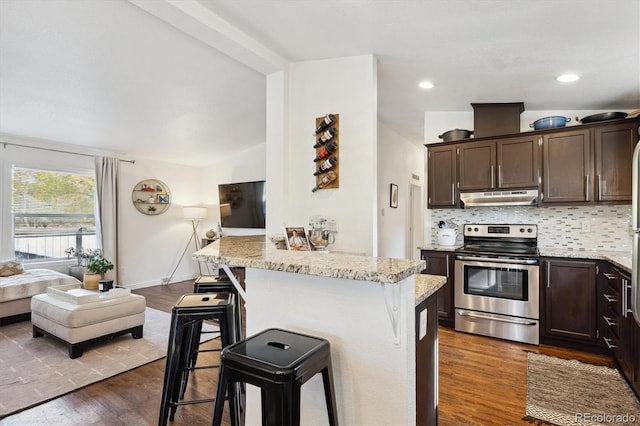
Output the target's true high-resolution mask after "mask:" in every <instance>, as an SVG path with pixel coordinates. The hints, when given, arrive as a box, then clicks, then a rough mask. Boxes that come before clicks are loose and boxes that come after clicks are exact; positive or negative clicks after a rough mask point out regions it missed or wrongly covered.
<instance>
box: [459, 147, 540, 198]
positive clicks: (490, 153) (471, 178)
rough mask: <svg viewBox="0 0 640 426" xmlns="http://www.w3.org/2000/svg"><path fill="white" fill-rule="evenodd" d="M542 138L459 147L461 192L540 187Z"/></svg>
mask: <svg viewBox="0 0 640 426" xmlns="http://www.w3.org/2000/svg"><path fill="white" fill-rule="evenodd" d="M538 141H539V136H535V135H526V136H517V137H508V138H504V139H502V138H501V139H499V140H497V141H485V142H472V143H467V144H464V145H461V146H460V148H459V149H460V165H459V167H460V171H459V173H460V190H461V191H483V190H488V189H511V188H531V187H537V186H538V176H539V174H540V172H539V170H540V168H539V157H540V155H539V143H538Z"/></svg>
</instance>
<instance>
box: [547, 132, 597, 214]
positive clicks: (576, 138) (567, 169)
mask: <svg viewBox="0 0 640 426" xmlns="http://www.w3.org/2000/svg"><path fill="white" fill-rule="evenodd" d="M589 136H590V133H589V129H583V130H574V131H565V132H557V133H549V134H545V135H543V144H542V147H543V150H542V152H543V154H542V159H543V170H542V185H543V188H542V194H541V200H542V202H543V204H550V203H580V202H587V201H591V197H590V194H591V191H590V186H591V182H590V179H591V177H592V175H593V174H592V172H591V169H592V168H591V140H590V137H589Z"/></svg>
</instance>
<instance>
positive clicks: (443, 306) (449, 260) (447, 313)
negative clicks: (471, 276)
mask: <svg viewBox="0 0 640 426" xmlns="http://www.w3.org/2000/svg"><path fill="white" fill-rule="evenodd" d="M420 257H421V258H422V260H424V261H425V262H427V267H426V268H425V269H424V270H423V271H422V273H423V274H429V275H440V276H443V277H447V282H446V283H445V284H444V285H443V286H442V287H441V288H440V290H438V293H437V296H438V320H439V323H440V324H442V325H447V326H453V323H454V320H455V317H454V316H453V267H454V260H455V255H454V254H453V253H452V252H443V251H436V250H422V252H421V254H420Z"/></svg>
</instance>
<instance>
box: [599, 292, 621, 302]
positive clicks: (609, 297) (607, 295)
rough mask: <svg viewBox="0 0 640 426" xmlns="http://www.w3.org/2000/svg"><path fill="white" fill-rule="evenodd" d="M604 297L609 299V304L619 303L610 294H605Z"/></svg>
mask: <svg viewBox="0 0 640 426" xmlns="http://www.w3.org/2000/svg"><path fill="white" fill-rule="evenodd" d="M603 296H604V298H605V299H607V302H610V303H611V302H617V301H618V299H616V298H615V297H613V296H612V295H610V294H606V293H605V294H603Z"/></svg>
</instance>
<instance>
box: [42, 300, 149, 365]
mask: <svg viewBox="0 0 640 426" xmlns="http://www.w3.org/2000/svg"><path fill="white" fill-rule="evenodd" d="M145 307H146V300H145V298H144V296H140V295H136V294H131V295H128V296H124V297H117V298H110V299H106V300H100V301H96V302H89V303H85V304H80V305H78V304H75V303H71V302H68V301H66V300H61V299H58V298H56V297H52V296H50V295H49V294H38V295H36V296H33V297H32V298H31V323H32V325H33V337H34V338H36V337H40V336H43V335H45V334H46V335H47V336H51V337H55V338H57V339H59V340H61V341H63V342H64V343H66V344H67V346H68V348H69V357H70V358H78V357H80V356H82V353H83V351H84V349H85V347H86V346H88V345H89V344H91V343H93V342H95V341H97V340H99V339H102V338H105V337H111V336H119V335H122V334H127V333H131V335H132V336H133V338H134V339H139V338H141V337H142V329H143V325H144V310H145Z"/></svg>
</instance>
